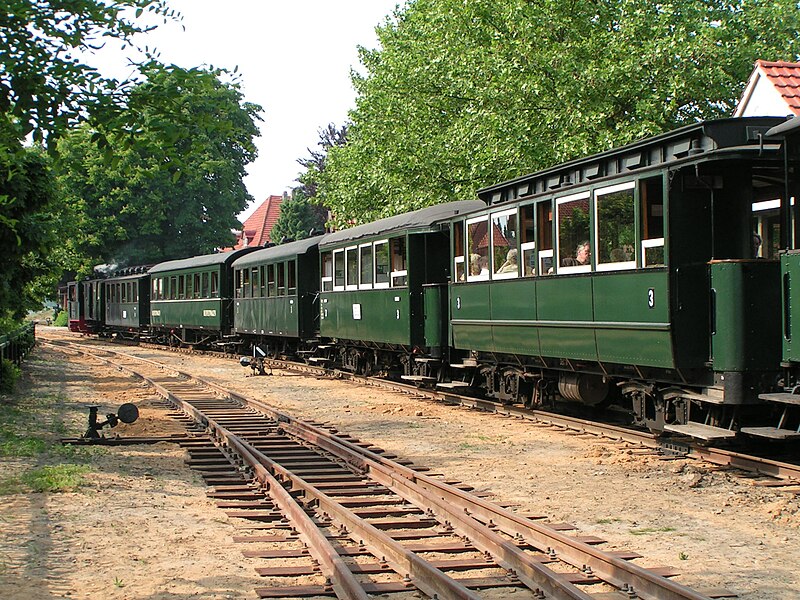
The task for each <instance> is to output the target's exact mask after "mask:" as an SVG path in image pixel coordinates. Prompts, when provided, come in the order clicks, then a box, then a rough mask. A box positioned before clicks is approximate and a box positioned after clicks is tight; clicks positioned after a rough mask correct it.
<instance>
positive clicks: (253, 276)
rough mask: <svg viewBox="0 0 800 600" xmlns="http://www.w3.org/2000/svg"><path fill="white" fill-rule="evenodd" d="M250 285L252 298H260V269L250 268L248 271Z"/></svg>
mask: <svg viewBox="0 0 800 600" xmlns="http://www.w3.org/2000/svg"><path fill="white" fill-rule="evenodd" d="M250 283H251V284H252V286H253V298H260V297H261V269H259V268H258V267H252V269H251V271H250Z"/></svg>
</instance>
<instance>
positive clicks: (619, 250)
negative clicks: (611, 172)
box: [594, 181, 636, 271]
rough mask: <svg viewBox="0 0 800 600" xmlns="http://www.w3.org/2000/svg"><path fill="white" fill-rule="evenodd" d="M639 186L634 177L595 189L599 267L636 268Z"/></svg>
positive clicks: (613, 268)
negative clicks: (629, 180)
mask: <svg viewBox="0 0 800 600" xmlns="http://www.w3.org/2000/svg"><path fill="white" fill-rule="evenodd" d="M635 187H636V184H635V183H634V182H633V181H631V182H628V183H621V184H619V185H615V186H612V187H608V188H604V189H600V190H596V191H595V195H594V207H595V208H594V210H595V219H596V231H597V239H596V240H595V248H596V256H597V270H598V271H608V270H619V269H635V268H636V231H635V223H636V221H635V219H634V216H633V213H634V208H633V207H634V188H635Z"/></svg>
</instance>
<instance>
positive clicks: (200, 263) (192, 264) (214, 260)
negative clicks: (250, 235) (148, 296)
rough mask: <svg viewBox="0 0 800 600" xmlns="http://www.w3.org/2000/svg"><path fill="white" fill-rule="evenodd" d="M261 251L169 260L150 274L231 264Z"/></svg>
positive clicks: (221, 253) (222, 253) (256, 248)
mask: <svg viewBox="0 0 800 600" xmlns="http://www.w3.org/2000/svg"><path fill="white" fill-rule="evenodd" d="M260 249H261V247H260V246H255V247H253V248H242V249H241V250H234V251H233V252H219V253H217V254H204V255H203V256H193V257H191V258H182V259H180V260H168V261H167V262H163V263H158V264H157V265H156V266H154V267H153V268H152V269H150V271H149V273H151V274H152V273H163V272H165V271H182V270H184V269H194V268H197V267H211V266H214V265H221V264H230V263H232V262H233V261H234V260H236V259H237V258H239V257H240V256H243V255H245V254H249V253H251V252H253V251H254V250H260Z"/></svg>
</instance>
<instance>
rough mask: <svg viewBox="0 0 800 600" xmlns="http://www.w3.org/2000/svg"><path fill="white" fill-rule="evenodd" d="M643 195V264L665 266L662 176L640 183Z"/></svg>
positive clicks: (640, 192) (641, 194)
mask: <svg viewBox="0 0 800 600" xmlns="http://www.w3.org/2000/svg"><path fill="white" fill-rule="evenodd" d="M639 194H640V196H641V200H642V204H641V221H642V223H641V226H642V266H643V267H663V266H664V265H665V264H667V263H666V260H665V257H664V183H663V181H662V180H661V178H660V177H653V178H651V179H645V180H644V181H642V182H641V183H640V184H639Z"/></svg>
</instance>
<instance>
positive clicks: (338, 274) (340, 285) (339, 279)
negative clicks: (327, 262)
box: [333, 250, 344, 290]
mask: <svg viewBox="0 0 800 600" xmlns="http://www.w3.org/2000/svg"><path fill="white" fill-rule="evenodd" d="M333 289H334V290H343V289H344V250H336V251H335V252H334V253H333Z"/></svg>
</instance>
